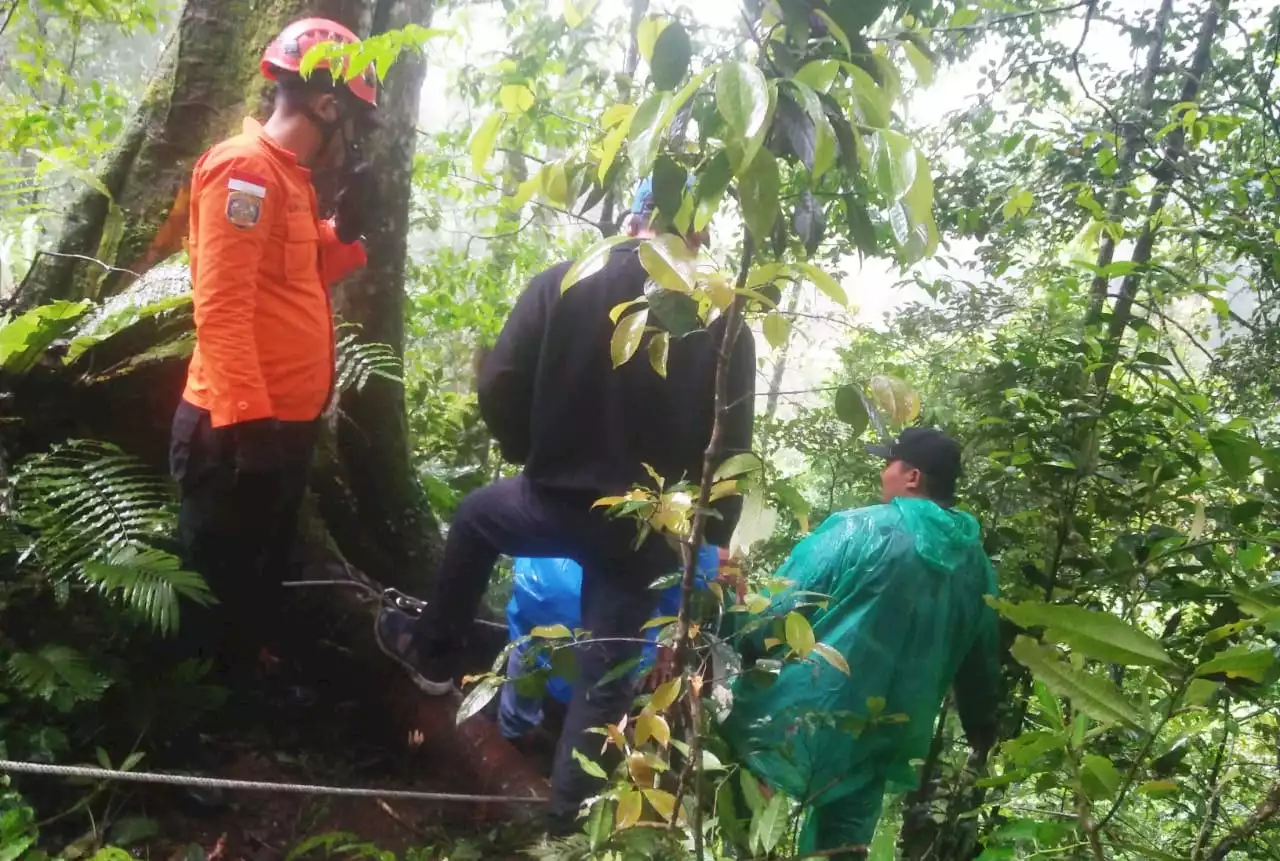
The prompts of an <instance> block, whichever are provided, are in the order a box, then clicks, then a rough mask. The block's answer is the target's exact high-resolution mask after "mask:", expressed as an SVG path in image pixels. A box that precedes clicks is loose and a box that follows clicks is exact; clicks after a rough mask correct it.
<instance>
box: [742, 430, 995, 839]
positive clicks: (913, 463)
mask: <svg viewBox="0 0 1280 861" xmlns="http://www.w3.org/2000/svg"><path fill="white" fill-rule="evenodd" d="M869 450H870V451H871V452H872V453H873V454H876V455H878V456H881V457H884V458H885V459H886V460H887V461H888V465H887V466H886V467H885V469H884V471H883V472H882V473H881V476H880V483H881V493H882V499H883V504H882V505H872V506H867V507H865V508H859V509H855V510H853V511H844V512H840V513H838V514H835V515H832V516H831V517H829V518H828V519H827V520H826V521H825V522H823V524H822V525H821V526H820V527H819V528H818V529H817V530H816V531H815V532H814V533H813V534H812V535H811V536H809V537H808V538H807V539H805V540H804V541H803V542H801V543H800V544H799V545H798V546H797V547H796V548H795V550H794V551H793V552H792V553H791V556H790V558H788V559H787V561H786V563H785V564H784V565H783V566H782V568H781V569H780V570H779V571H778V576H779V577H780V578H783V579H785V580H787V581H789V582H790V585H789V586H788V587H787V589H786V591H784V592H782V593H780V594H779V595H777V596H776V597H775V598H774V599H773V600H772V604H771V608H770V611H769V613H768V615H775V616H778V617H780V618H781V617H783V616H785V614H786V613H787V612H789V611H791V610H792V609H798V610H799V611H800V612H802V613H803V614H805V615H806V616H807V617H808V618H809V620H810V623H811V625H812V627H813V633H814V636H815V637H816V639H817V642H818V643H822V644H825V646H829V647H831V648H832V649H835V650H836V651H838V652H839V653H840V656H842V657H843V658H844V660H845V662H847V663H848V674H846V673H845V672H844V671H843V669H842V668H839V667H837V666H836V665H835V664H833V663H832V662H831V661H829V660H826V659H824V658H822V657H820V656H819V653H818V652H814V653H813V654H812V656H811V657H810V659H809V660H806V661H792V662H789V663H785V664H783V665H782V668H781V670H780V671H779V672H777V674H776V676H774V675H773V674H772V673H771V672H762V671H761V668H763V667H768V666H769V665H768V664H767V663H764V664H762V663H757V665H756V669H755V670H753V671H752V672H748V673H746V674H745V675H743V676H742V677H741V678H740V679H739V680H738V682H737V683H736V684H735V689H734V702H733V710H732V712H731V713H730V714H729V716H728V718H727V720H726V722H725V726H724V731H725V735H726V738H727V739H728V741H729V742H730V744H731V745H732V746H733V747H734V748H735V750H736V752H737V753H738V755H739V756H741V757H743V758H744V759H745V761H746V763H747V765H748V767H749V768H750V769H751V771H752V772H753V773H754V774H755V775H756V776H757V777H758V778H760V779H761V780H762V781H763V782H764V783H766V784H768V785H769V786H770V787H771V788H772V789H774V790H780V791H782V792H784V793H785V794H786V795H787V796H789V797H791V798H793V799H795V800H797V801H799V802H801V803H803V804H804V805H805V806H806V807H807V808H808V810H809V815H808V818H807V820H806V822H805V825H804V829H803V831H802V833H801V846H800V849H801V851H802V852H814V851H821V850H831V849H837V848H841V847H846V846H848V847H864V846H865V845H866V844H867V843H869V842H870V840H871V838H872V836H873V835H874V833H875V827H876V821H877V820H878V819H879V818H880V811H881V803H882V798H883V797H884V794H885V792H886V791H902V790H906V789H910V788H913V787H914V786H915V785H916V782H917V774H916V770H915V768H914V767H913V766H912V765H911V761H912V760H913V759H917V760H918V759H923V758H924V757H925V756H926V755H927V752H928V749H929V745H930V742H931V740H932V736H933V725H934V721H935V719H936V717H937V714H938V709H939V706H940V705H941V702H942V699H943V697H944V695H945V694H946V691H947V688H949V687H951V686H952V685H953V683H954V687H955V700H956V706H957V709H958V711H959V714H960V720H961V723H962V724H963V726H964V730H965V734H966V736H967V737H968V740H969V743H970V745H971V746H972V747H973V748H974V749H975V750H977V751H979V752H981V753H982V754H984V755H985V753H986V751H987V750H988V749H989V748H990V747H991V745H992V744H993V743H994V741H995V723H996V707H997V705H998V703H999V702H1000V699H1001V696H1002V692H1001V681H1000V670H999V656H998V628H997V618H996V614H995V611H994V610H992V609H991V608H990V607H989V606H988V605H987V604H986V602H985V601H984V596H986V595H995V594H996V583H995V574H994V572H993V571H992V568H991V562H990V560H988V559H987V556H986V553H984V552H983V549H982V542H981V540H980V539H979V535H978V532H979V529H978V522H977V521H976V520H975V519H974V518H973V517H972V516H971V515H969V514H966V513H965V512H962V511H956V510H955V509H954V508H953V507H952V506H953V504H954V501H955V486H956V479H957V478H958V477H959V475H960V447H959V445H958V444H957V443H956V442H955V440H953V439H951V438H950V437H948V436H946V435H945V434H943V433H942V432H940V431H938V430H936V429H933V428H910V429H908V430H905V431H903V432H902V434H901V435H900V436H899V437H898V438H897V439H896V440H894V441H893V443H892V444H891V445H888V446H875V447H872V448H871V449H869ZM814 593H817V595H815V594H814ZM819 595H820V596H826V597H818V596H819ZM823 601H825V602H826V603H825V608H823V607H821V606H815V605H816V604H818V603H820V602H823ZM765 636H767V635H766V634H763V633H759V634H756V635H754V636H750V637H748V638H747V641H746V642H744V643H743V644H742V651H743V654H744V657H745V658H746V659H747V660H748V661H749V660H750V659H751V658H752V657H758V658H762V657H767V656H768V655H770V654H773V653H774V652H778V653H781V652H785V651H786V647H785V646H779V645H776V644H773V643H770V644H769V646H770V647H771V648H770V647H766V646H765V644H764V637H765ZM773 636H778V635H777V634H774V635H773ZM779 639H781V637H779ZM823 650H824V649H820V650H819V651H823ZM753 653H754V654H753ZM780 656H781V655H780V654H779V655H776V657H780ZM836 661H837V663H838V661H839V658H838V657H837V658H836ZM770 678H771V679H772V681H771V683H768V684H765V683H764V682H765V681H766V680H768V679H770ZM836 857H837V858H847V859H854V858H860V857H863V850H854V851H851V852H849V853H848V854H842V855H838V856H836Z"/></svg>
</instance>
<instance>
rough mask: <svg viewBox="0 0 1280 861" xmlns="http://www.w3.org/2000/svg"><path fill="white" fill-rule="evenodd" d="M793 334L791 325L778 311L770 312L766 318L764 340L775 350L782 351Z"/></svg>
mask: <svg viewBox="0 0 1280 861" xmlns="http://www.w3.org/2000/svg"><path fill="white" fill-rule="evenodd" d="M790 334H791V323H790V322H789V321H788V320H787V318H786V317H783V316H782V315H781V314H779V313H778V312H777V311H770V312H769V313H768V314H767V315H766V316H765V318H764V339H765V340H766V341H768V342H769V346H771V347H773V348H774V349H775V350H780V349H782V347H783V346H785V345H786V343H787V337H788V336H789V335H790Z"/></svg>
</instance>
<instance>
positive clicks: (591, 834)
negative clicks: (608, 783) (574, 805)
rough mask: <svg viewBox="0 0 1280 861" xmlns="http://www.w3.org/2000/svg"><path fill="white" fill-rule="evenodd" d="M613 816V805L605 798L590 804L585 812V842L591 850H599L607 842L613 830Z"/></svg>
mask: <svg viewBox="0 0 1280 861" xmlns="http://www.w3.org/2000/svg"><path fill="white" fill-rule="evenodd" d="M613 816H614V805H613V804H611V803H609V801H607V800H601V801H599V802H597V803H596V804H594V805H592V807H591V812H590V813H589V814H587V827H586V832H587V843H588V845H589V846H590V848H591V851H592V852H599V851H600V850H601V849H603V848H604V847H605V846H606V845H608V843H609V836H610V834H611V833H612V831H613V828H612V823H613Z"/></svg>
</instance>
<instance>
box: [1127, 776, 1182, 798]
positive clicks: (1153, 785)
mask: <svg viewBox="0 0 1280 861" xmlns="http://www.w3.org/2000/svg"><path fill="white" fill-rule="evenodd" d="M1178 789H1179V787H1178V782H1177V781H1176V780H1167V779H1166V780H1148V781H1147V782H1146V783H1144V784H1142V785H1141V786H1139V787H1138V790H1137V792H1138V794H1139V795H1152V796H1156V797H1160V796H1163V795H1172V794H1173V793H1175V792H1177V791H1178Z"/></svg>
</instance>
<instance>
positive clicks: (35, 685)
mask: <svg viewBox="0 0 1280 861" xmlns="http://www.w3.org/2000/svg"><path fill="white" fill-rule="evenodd" d="M7 668H8V671H9V676H10V677H11V678H12V679H13V682H14V684H15V685H16V686H17V688H18V689H19V690H21V691H22V692H24V693H25V694H27V695H28V696H31V697H34V698H37V699H42V700H47V701H48V702H50V703H52V704H53V705H54V707H55V708H57V709H59V710H61V711H69V710H70V709H71V707H72V706H73V705H75V704H76V703H78V702H85V701H88V700H97V699H100V698H101V697H102V694H103V692H104V691H106V689H107V688H109V687H110V686H111V680H110V679H107V678H104V677H102V676H100V675H98V674H97V673H95V672H94V671H93V670H92V668H90V666H89V662H88V661H87V660H86V659H85V657H84V655H82V654H80V653H79V652H77V651H76V650H75V649H72V648H71V647H69V646H45V647H44V648H42V649H41V650H40V651H38V652H17V653H15V654H14V655H12V656H11V657H10V658H9V661H8V664H7Z"/></svg>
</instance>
